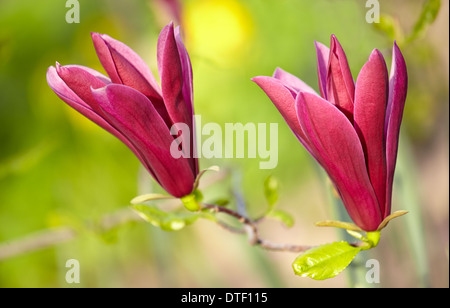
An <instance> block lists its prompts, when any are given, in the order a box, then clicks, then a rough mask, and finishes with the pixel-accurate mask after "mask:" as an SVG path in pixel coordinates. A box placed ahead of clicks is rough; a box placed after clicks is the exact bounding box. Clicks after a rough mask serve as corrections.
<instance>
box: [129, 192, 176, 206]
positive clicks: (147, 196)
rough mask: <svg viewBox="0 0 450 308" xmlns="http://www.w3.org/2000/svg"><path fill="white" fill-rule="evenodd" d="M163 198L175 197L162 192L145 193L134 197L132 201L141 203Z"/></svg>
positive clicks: (132, 202)
mask: <svg viewBox="0 0 450 308" xmlns="http://www.w3.org/2000/svg"><path fill="white" fill-rule="evenodd" d="M161 199H174V197H172V196H168V195H162V194H145V195H140V196H137V197H134V198H133V199H132V200H131V201H130V203H131V204H141V203H144V202H147V201H154V200H161Z"/></svg>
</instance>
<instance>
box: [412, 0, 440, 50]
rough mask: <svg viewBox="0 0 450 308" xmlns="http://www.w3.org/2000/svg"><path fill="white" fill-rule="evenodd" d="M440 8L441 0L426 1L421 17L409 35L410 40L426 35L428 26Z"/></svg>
mask: <svg viewBox="0 0 450 308" xmlns="http://www.w3.org/2000/svg"><path fill="white" fill-rule="evenodd" d="M440 8H441V0H428V1H426V2H425V3H424V5H423V8H422V12H421V14H420V17H419V19H418V20H417V22H416V24H415V25H414V29H413V30H412V33H411V34H410V36H409V37H408V42H411V41H413V40H414V39H416V38H419V37H421V36H423V35H424V33H425V32H426V30H427V28H428V26H429V25H431V24H432V23H433V22H434V20H435V19H436V17H437V15H438V13H439V9H440Z"/></svg>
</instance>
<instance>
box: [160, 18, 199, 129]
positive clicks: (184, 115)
mask: <svg viewBox="0 0 450 308" xmlns="http://www.w3.org/2000/svg"><path fill="white" fill-rule="evenodd" d="M157 57H158V70H159V75H160V77H161V89H162V96H163V99H164V104H165V106H166V109H167V112H168V113H169V116H170V118H171V119H172V123H174V124H175V123H184V124H187V125H188V126H189V127H191V128H192V112H191V110H190V109H191V107H188V104H190V103H187V102H186V101H185V99H184V96H183V88H184V87H185V82H186V80H185V78H184V77H185V76H184V73H183V66H182V59H180V54H179V52H178V45H177V41H176V39H175V31H174V27H173V23H170V24H169V25H167V26H166V27H164V29H163V30H162V31H161V34H160V35H159V38H158V54H157Z"/></svg>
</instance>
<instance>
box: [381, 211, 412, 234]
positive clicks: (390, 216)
mask: <svg viewBox="0 0 450 308" xmlns="http://www.w3.org/2000/svg"><path fill="white" fill-rule="evenodd" d="M405 214H408V211H404V210H400V211H395V212H394V213H392V214H391V215H389V216H388V217H386V218H385V219H383V221H382V222H381V224H380V225H379V226H378V229H377V231H380V230H382V229H384V228H386V226H387V224H388V223H389V222H390V221H391V220H392V219H394V218H397V217H400V216H403V215H405Z"/></svg>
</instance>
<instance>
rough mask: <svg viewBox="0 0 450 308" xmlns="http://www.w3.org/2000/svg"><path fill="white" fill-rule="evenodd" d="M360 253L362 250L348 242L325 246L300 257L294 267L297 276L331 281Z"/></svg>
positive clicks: (313, 249)
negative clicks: (330, 279)
mask: <svg viewBox="0 0 450 308" xmlns="http://www.w3.org/2000/svg"><path fill="white" fill-rule="evenodd" d="M360 251H361V248H359V247H353V246H351V245H350V244H349V243H347V242H334V243H330V244H325V245H321V246H319V247H315V248H312V249H310V250H308V251H306V252H305V253H303V254H301V255H299V256H298V257H297V258H296V259H295V261H294V263H293V264H292V267H293V269H294V272H295V274H296V275H299V276H302V277H310V278H312V279H315V280H324V279H329V278H333V277H335V276H336V275H338V274H339V273H340V272H342V271H343V270H344V269H345V268H346V267H347V266H348V265H349V264H350V262H352V260H353V259H354V258H355V256H356V255H357V254H358V252H360Z"/></svg>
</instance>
